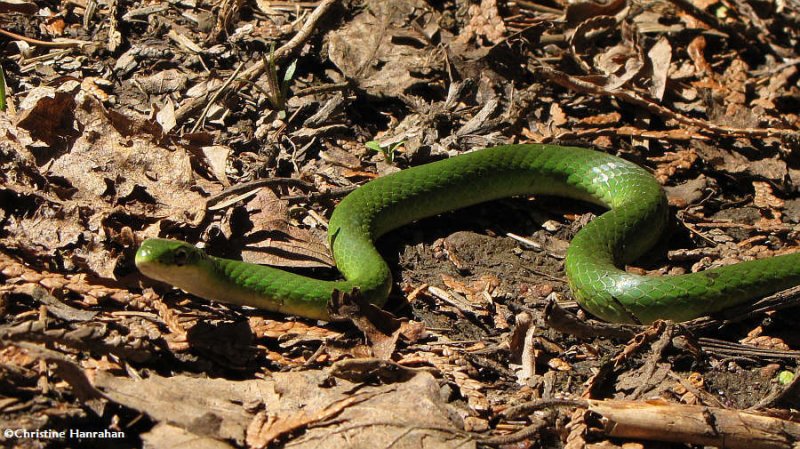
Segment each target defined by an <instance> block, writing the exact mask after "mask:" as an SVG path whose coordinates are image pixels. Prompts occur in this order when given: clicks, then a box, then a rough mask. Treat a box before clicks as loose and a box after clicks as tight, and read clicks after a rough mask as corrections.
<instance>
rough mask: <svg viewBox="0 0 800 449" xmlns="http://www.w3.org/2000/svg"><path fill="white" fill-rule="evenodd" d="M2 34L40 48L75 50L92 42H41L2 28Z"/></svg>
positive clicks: (0, 31)
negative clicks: (74, 48)
mask: <svg viewBox="0 0 800 449" xmlns="http://www.w3.org/2000/svg"><path fill="white" fill-rule="evenodd" d="M0 34H2V35H4V36H7V37H10V38H11V39H16V40H18V41H25V42H27V43H29V44H31V45H38V46H39V47H47V48H73V47H80V46H81V45H89V44H91V42H89V41H81V40H78V39H64V40H61V41H58V42H46V41H40V40H38V39H34V38H31V37H25V36H23V35H21V34H17V33H12V32H11V31H6V30H4V29H2V28H0Z"/></svg>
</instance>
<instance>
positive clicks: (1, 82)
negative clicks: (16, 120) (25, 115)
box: [0, 65, 6, 111]
mask: <svg viewBox="0 0 800 449" xmlns="http://www.w3.org/2000/svg"><path fill="white" fill-rule="evenodd" d="M5 110H6V75H5V74H4V73H3V66H1V65H0V111H5Z"/></svg>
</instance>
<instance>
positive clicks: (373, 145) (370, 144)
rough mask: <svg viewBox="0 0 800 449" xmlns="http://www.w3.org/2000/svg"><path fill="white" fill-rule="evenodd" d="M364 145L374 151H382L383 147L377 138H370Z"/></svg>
mask: <svg viewBox="0 0 800 449" xmlns="http://www.w3.org/2000/svg"><path fill="white" fill-rule="evenodd" d="M364 146H366V147H367V148H369V149H370V150H372V151H374V152H376V153H382V152H383V147H381V144H380V142H378V141H377V140H370V141H369V142H367V143H365V144H364Z"/></svg>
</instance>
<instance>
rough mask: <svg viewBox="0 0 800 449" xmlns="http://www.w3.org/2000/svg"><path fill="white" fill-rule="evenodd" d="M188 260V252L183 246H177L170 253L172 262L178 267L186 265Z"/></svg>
mask: <svg viewBox="0 0 800 449" xmlns="http://www.w3.org/2000/svg"><path fill="white" fill-rule="evenodd" d="M188 261H189V253H188V252H187V251H186V249H184V248H178V249H176V250H175V252H174V253H173V254H172V263H174V264H175V265H177V266H179V267H182V266H184V265H186V262H188Z"/></svg>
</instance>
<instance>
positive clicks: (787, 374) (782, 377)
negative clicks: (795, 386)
mask: <svg viewBox="0 0 800 449" xmlns="http://www.w3.org/2000/svg"><path fill="white" fill-rule="evenodd" d="M793 380H794V373H793V372H791V371H786V370H784V371H781V372H780V373H778V382H780V384H781V385H788V384H790V383H791V382H792V381H793Z"/></svg>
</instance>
